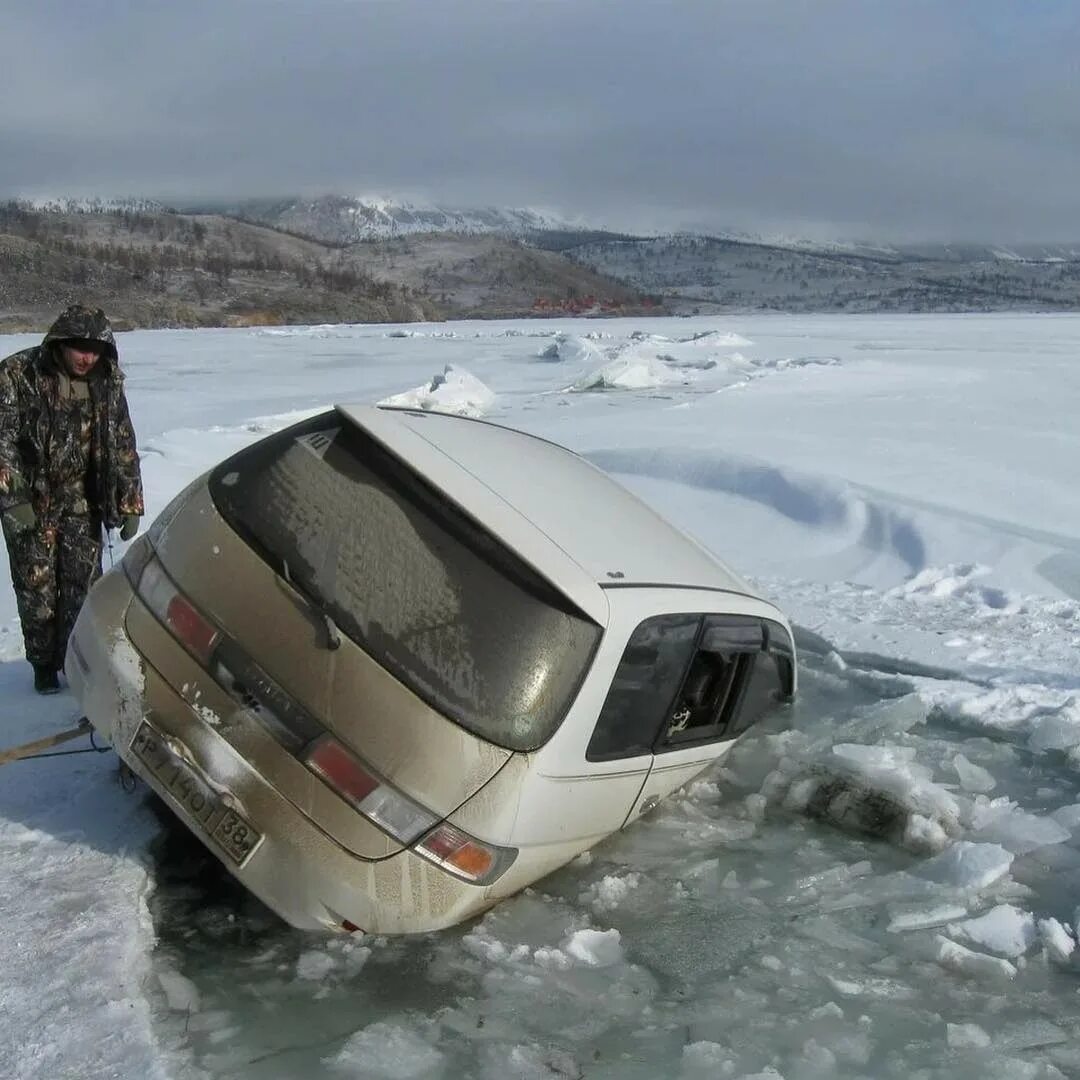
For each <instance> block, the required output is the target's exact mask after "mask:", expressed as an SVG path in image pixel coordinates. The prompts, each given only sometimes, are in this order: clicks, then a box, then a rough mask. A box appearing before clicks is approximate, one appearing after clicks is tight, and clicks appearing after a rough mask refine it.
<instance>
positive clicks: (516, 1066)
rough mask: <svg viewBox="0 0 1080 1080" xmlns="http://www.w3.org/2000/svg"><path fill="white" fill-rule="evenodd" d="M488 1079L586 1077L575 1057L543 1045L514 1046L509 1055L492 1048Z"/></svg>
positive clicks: (567, 1078) (550, 1079) (542, 1079)
mask: <svg viewBox="0 0 1080 1080" xmlns="http://www.w3.org/2000/svg"><path fill="white" fill-rule="evenodd" d="M483 1075H484V1078H485V1080H509V1078H510V1077H513V1080H574V1078H577V1077H580V1076H582V1075H584V1074H583V1073H582V1071H581V1066H580V1065H579V1064H578V1063H577V1061H576V1060H575V1058H574V1056H573V1055H572V1054H569V1053H567V1052H566V1051H565V1050H558V1049H555V1048H554V1047H543V1046H536V1045H530V1046H520V1045H519V1046H514V1047H511V1049H510V1052H509V1054H507V1053H506V1051H505V1050H503V1049H502V1048H498V1047H492V1048H491V1049H490V1052H489V1054H488V1060H487V1063H486V1065H485V1068H484V1074H483Z"/></svg>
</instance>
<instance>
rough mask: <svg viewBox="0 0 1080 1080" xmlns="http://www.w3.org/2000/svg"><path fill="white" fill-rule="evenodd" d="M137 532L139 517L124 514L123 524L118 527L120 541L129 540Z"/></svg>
mask: <svg viewBox="0 0 1080 1080" xmlns="http://www.w3.org/2000/svg"><path fill="white" fill-rule="evenodd" d="M138 531H139V515H138V514H125V515H124V523H123V525H121V526H120V539H121V540H130V539H131V538H132V537H133V536H134V535H135V534H136V533H137V532H138Z"/></svg>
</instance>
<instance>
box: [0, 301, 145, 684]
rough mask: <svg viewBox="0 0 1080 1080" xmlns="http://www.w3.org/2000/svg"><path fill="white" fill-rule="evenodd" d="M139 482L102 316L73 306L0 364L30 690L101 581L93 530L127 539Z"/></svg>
mask: <svg viewBox="0 0 1080 1080" xmlns="http://www.w3.org/2000/svg"><path fill="white" fill-rule="evenodd" d="M142 513H143V495H142V478H141V476H140V473H139V457H138V454H137V453H136V451H135V432H134V430H133V429H132V426H131V418H130V417H129V415H128V404H127V398H126V397H125V396H124V383H123V375H122V373H121V371H120V363H119V356H118V354H117V351H116V341H115V339H114V338H113V332H112V328H111V327H110V326H109V320H108V319H107V318H106V317H105V313H104V312H103V311H101V310H100V309H99V310H97V311H94V310H92V309H91V308H87V307H83V306H82V305H81V304H75V305H73V306H72V307H69V308H67V309H66V310H65V311H63V312H62V313H61V315H60V317H59V318H58V319H57V320H56V322H54V323H53V325H52V326H51V327H50V328H49V332H48V333H47V334H46V335H45V338H44V340H43V341H42V343H41V344H40V345H35V346H33V347H32V348H29V349H23V350H22V352H17V353H14V354H13V355H11V356H9V357H8V358H7V359H6V360H4V361H3V362H2V363H0V522H2V524H3V531H4V540H5V542H6V543H7V549H8V556H9V559H10V561H11V580H12V584H13V585H14V586H15V598H16V601H17V603H18V608H19V620H20V622H21V623H22V630H23V640H24V642H25V646H26V658H27V660H29V661H30V663H31V664H33V666H34V689H35V690H37V691H38V693H40V694H53V693H56V691H57V690H59V688H60V684H59V682H58V681H57V677H56V676H57V672H58V671H59V670H60V669H61V668H62V667H63V665H64V654H65V652H66V650H67V641H68V636H69V635H70V633H71V629H72V627H73V626H74V625H75V618H76V616H77V615H78V614H79V608H80V607H82V603H83V600H84V599H85V598H86V594H87V592H88V590H89V589H90V586H91V585H92V584H93V583H94V581H96V580H97V578H98V577H99V576H100V575H101V530H102V528H105V529H113V528H116V527H118V526H119V528H120V537H121V539H123V540H130V539H131V538H132V537H133V536H134V535H135V533H136V531H137V530H138V527H139V518H140V516H141V515H142Z"/></svg>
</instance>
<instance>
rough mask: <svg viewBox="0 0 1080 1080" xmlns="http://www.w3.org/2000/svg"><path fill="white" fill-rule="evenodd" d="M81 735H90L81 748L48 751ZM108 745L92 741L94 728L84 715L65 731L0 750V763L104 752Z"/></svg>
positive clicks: (106, 750)
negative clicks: (74, 725)
mask: <svg viewBox="0 0 1080 1080" xmlns="http://www.w3.org/2000/svg"><path fill="white" fill-rule="evenodd" d="M83 735H89V736H90V745H89V746H88V747H86V748H85V749H83V750H59V751H54V752H52V753H49V752H48V751H50V750H51V748H52V747H54V746H59V745H60V744H61V743H65V742H70V741H71V740H72V739H78V738H80V737H81V736H83ZM108 750H109V747H107V746H98V745H97V743H95V742H94V729H93V727H91V725H90V721H89V720H88V719H87V718H86V717H85V716H84V717H83V718H82V719H81V720H80V721H79V724H78V726H77V727H73V728H70V729H69V730H67V731H60V732H58V733H57V734H56V735H49V736H47V737H46V738H44V739H35V740H34V741H33V742H28V743H23V744H22V745H21V746H13V747H11V749H9V750H0V765H7V764H8V763H9V762H12V761H20V760H25V759H30V758H44V757H64V756H65V755H67V754H104V753H107V752H108Z"/></svg>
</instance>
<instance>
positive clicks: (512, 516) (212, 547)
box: [65, 406, 796, 934]
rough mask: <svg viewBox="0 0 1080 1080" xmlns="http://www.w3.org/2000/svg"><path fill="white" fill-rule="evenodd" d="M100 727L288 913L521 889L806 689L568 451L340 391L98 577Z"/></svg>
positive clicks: (781, 640) (93, 637) (703, 559)
mask: <svg viewBox="0 0 1080 1080" xmlns="http://www.w3.org/2000/svg"><path fill="white" fill-rule="evenodd" d="M65 670H66V674H67V677H68V680H69V682H70V684H71V686H72V688H73V689H74V691H75V693H76V694H77V696H78V697H79V698H80V700H81V702H82V705H83V708H84V709H85V711H86V713H87V715H88V716H89V718H90V720H91V722H92V723H93V725H94V727H95V728H96V729H97V730H98V731H99V732H101V733H103V734H104V735H105V736H106V737H107V738H108V739H110V740H111V742H112V744H113V746H114V747H115V748H116V750H117V752H118V753H119V754H120V756H121V757H122V758H123V760H124V761H125V762H126V763H127V764H128V765H129V766H130V767H131V769H133V770H134V772H135V773H136V774H138V775H139V776H140V777H142V778H143V780H145V781H146V783H147V784H149V785H150V786H151V787H152V788H153V789H154V790H155V791H156V792H157V793H158V794H159V795H160V796H161V797H162V798H163V799H164V800H165V801H166V802H167V803H168V804H169V805H170V806H171V807H172V809H173V810H174V811H175V812H176V814H177V816H178V817H179V818H180V819H181V820H182V821H183V822H184V823H185V824H186V825H187V826H188V827H189V828H190V829H191V830H192V831H193V832H195V833H196V834H197V835H198V836H199V837H200V838H201V839H202V840H203V841H204V842H205V843H206V845H207V846H208V847H209V849H210V850H211V851H212V852H214V854H216V855H217V856H218V858H220V859H221V861H222V862H223V863H224V865H225V866H226V867H227V868H228V869H229V870H230V871H231V872H232V873H233V874H235V876H236V877H237V878H238V879H239V880H240V881H242V882H243V883H244V884H245V885H246V886H248V887H249V888H250V889H251V890H252V892H254V893H255V894H256V895H257V896H259V897H260V898H261V899H262V900H263V901H264V902H265V903H266V904H267V905H269V906H270V907H271V908H272V909H273V910H274V911H276V912H277V913H278V914H279V915H280V916H281V917H282V918H283V919H285V920H287V921H288V922H290V923H292V924H293V925H294V926H297V927H301V928H311V929H326V928H331V929H337V930H345V931H352V930H356V929H361V930H365V931H370V932H375V933H380V934H393V933H409V932H417V931H430V930H436V929H439V928H442V927H447V926H451V925H453V924H455V923H458V922H461V921H462V920H464V919H467V918H470V917H472V916H475V915H477V914H478V913H480V912H482V911H484V910H485V909H486V908H489V907H491V906H492V905H493V904H495V903H497V902H498V901H499V900H501V899H503V898H505V897H508V896H512V895H513V894H514V893H516V892H518V891H519V890H520V889H522V888H524V887H525V886H527V885H529V884H531V883H532V882H535V881H536V880H537V879H538V878H541V877H543V876H544V875H545V874H548V873H550V872H551V871H552V870H555V869H556V868H557V867H559V866H562V865H563V864H565V863H566V862H568V861H569V860H570V859H572V858H574V857H575V856H576V855H578V854H580V853H581V852H583V851H585V850H587V849H588V848H590V847H592V846H593V845H595V844H596V843H597V842H598V841H600V840H602V839H603V838H604V837H606V836H608V835H610V834H611V833H613V832H615V831H616V830H618V829H621V828H623V827H624V826H626V825H628V824H630V823H632V822H633V821H634V820H635V819H636V818H638V817H639V816H640V815H641V814H643V813H645V812H646V811H647V810H649V809H650V808H651V807H653V806H654V805H655V804H656V803H657V802H658V801H659V800H660V799H662V798H664V797H665V796H666V795H668V794H670V793H671V792H672V791H674V790H675V789H677V788H679V787H680V786H682V785H683V784H685V783H686V782H687V781H689V780H691V779H692V778H693V777H694V776H696V775H697V774H699V773H700V772H702V771H703V770H705V769H707V768H708V767H709V766H710V765H712V763H713V762H715V761H716V760H717V758H719V757H721V756H722V755H723V754H724V753H725V752H726V751H727V750H728V749H729V748H730V747H731V745H732V742H733V740H734V739H735V738H736V737H737V736H738V735H739V734H740V733H741V732H743V731H745V730H746V729H747V728H748V727H749V726H750V725H751V724H753V723H754V722H755V721H757V720H758V719H760V718H761V717H762V716H763V715H764V714H765V713H766V711H768V710H769V709H771V708H773V707H774V706H775V705H776V703H777V702H783V701H786V700H788V699H790V698H791V697H792V695H793V694H794V692H795V681H796V665H795V649H794V644H793V640H792V635H791V629H790V626H789V624H788V622H787V620H786V619H785V617H784V616H783V614H782V613H781V612H780V611H779V610H778V609H777V608H776V607H775V606H774V605H773V604H771V603H769V602H768V601H767V600H766V599H764V598H763V597H761V596H759V595H758V594H757V593H756V592H755V591H754V589H752V588H751V587H750V586H749V585H748V584H747V583H746V582H745V581H743V580H741V579H740V578H739V577H737V576H736V575H735V574H734V573H733V572H732V571H731V570H729V569H728V568H727V567H726V566H724V565H723V563H721V562H720V561H719V560H718V559H716V558H715V557H714V556H713V555H712V554H710V553H709V552H708V551H707V550H705V549H704V548H703V547H702V546H700V545H699V544H697V543H696V542H695V541H693V540H691V539H690V538H689V537H687V536H686V535H685V534H684V533H682V532H680V531H679V530H678V529H676V528H674V527H673V526H672V525H670V524H669V523H668V522H666V521H665V520H664V519H662V518H661V517H660V516H659V515H658V514H656V513H655V512H654V511H653V510H652V509H650V508H649V507H648V506H646V505H645V504H644V503H643V502H641V501H640V500H638V499H637V498H636V497H635V496H633V495H631V494H630V493H629V492H628V491H626V489H625V488H623V487H622V486H621V485H619V484H618V483H616V482H615V481H614V480H612V479H611V478H610V477H609V476H607V475H606V474H605V473H603V472H602V471H601V470H599V469H597V468H596V467H594V466H593V465H591V464H589V463H588V462H587V461H585V460H584V459H583V458H581V457H579V456H578V455H576V454H573V453H571V452H570V451H568V450H566V449H564V448H562V447H560V446H557V445H555V444H554V443H551V442H548V441H546V440H544V439H540V438H536V437H534V436H531V435H526V434H523V433H521V432H518V431H513V430H510V429H508V428H505V427H501V426H498V425H495V424H491V423H486V422H481V421H475V420H469V419H463V418H460V417H454V416H447V415H441V414H435V413H429V412H420V411H412V410H398V409H378V408H370V407H354V406H340V407H338V408H337V409H335V410H333V411H331V412H327V413H324V414H322V415H320V416H317V417H315V418H313V419H310V420H307V421H304V422H302V423H300V424H297V425H295V426H294V427H291V428H289V429H287V430H285V431H282V432H279V433H277V434H275V435H271V436H269V437H268V438H266V439H263V440H261V441H259V442H257V443H255V444H254V445H252V446H250V447H249V448H247V449H245V450H242V451H241V452H240V453H238V454H235V455H234V456H232V457H231V458H229V459H227V460H226V461H224V462H223V463H222V464H220V465H219V466H217V467H216V468H215V469H213V470H212V471H211V472H210V473H208V474H207V475H206V476H204V477H201V478H200V479H199V480H197V481H196V482H195V483H193V484H191V485H190V486H189V487H188V488H187V489H185V490H184V491H183V492H182V493H181V494H180V495H179V496H177V498H176V499H175V500H174V501H173V502H172V503H171V504H170V506H169V507H168V508H167V509H166V510H165V511H164V513H162V514H161V515H160V516H159V517H158V519H157V520H156V521H155V523H154V524H153V526H152V527H151V528H150V530H149V531H148V532H147V533H146V534H145V535H144V536H143V537H141V538H140V539H139V540H138V541H136V543H135V544H134V545H133V546H132V547H131V548H130V549H129V550H128V552H127V554H126V555H125V557H124V559H123V561H122V564H121V565H120V566H118V567H117V568H116V569H115V570H113V571H111V572H110V573H108V574H106V575H105V576H104V577H103V578H102V579H101V581H100V582H99V583H98V584H97V585H96V586H95V587H94V589H93V590H92V592H91V595H90V597H89V599H88V601H87V603H86V605H85V607H84V609H83V611H82V613H81V614H80V616H79V620H78V623H77V624H76V627H75V631H74V633H73V635H72V639H71V644H70V647H69V650H68V657H67V663H66V669H65Z"/></svg>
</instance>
